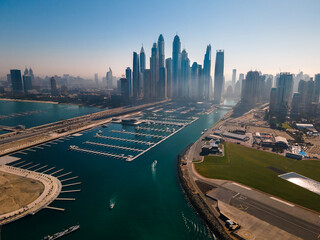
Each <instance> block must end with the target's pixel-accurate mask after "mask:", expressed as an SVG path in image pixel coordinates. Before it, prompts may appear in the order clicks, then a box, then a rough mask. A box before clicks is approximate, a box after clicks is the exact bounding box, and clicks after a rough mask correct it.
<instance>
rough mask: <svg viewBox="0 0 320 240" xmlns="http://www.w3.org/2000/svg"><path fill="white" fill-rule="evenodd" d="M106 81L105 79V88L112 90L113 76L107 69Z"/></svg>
mask: <svg viewBox="0 0 320 240" xmlns="http://www.w3.org/2000/svg"><path fill="white" fill-rule="evenodd" d="M106 79H107V88H108V89H113V76H112V70H111V68H109V71H108V72H107V75H106Z"/></svg>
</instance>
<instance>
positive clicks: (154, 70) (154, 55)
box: [150, 43, 159, 98]
mask: <svg viewBox="0 0 320 240" xmlns="http://www.w3.org/2000/svg"><path fill="white" fill-rule="evenodd" d="M158 54H159V53H158V47H157V43H153V45H152V48H151V57H150V71H151V96H152V98H157V97H158V95H159V93H158V91H157V90H158V87H159V55H158Z"/></svg>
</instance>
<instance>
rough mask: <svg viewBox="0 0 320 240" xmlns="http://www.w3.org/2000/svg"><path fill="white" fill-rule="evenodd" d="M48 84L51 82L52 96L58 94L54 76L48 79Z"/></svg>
mask: <svg viewBox="0 0 320 240" xmlns="http://www.w3.org/2000/svg"><path fill="white" fill-rule="evenodd" d="M50 84H51V95H52V96H56V95H58V89H57V81H56V79H55V78H54V77H52V78H51V79H50Z"/></svg>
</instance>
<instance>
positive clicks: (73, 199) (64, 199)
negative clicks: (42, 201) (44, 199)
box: [56, 198, 76, 201]
mask: <svg viewBox="0 0 320 240" xmlns="http://www.w3.org/2000/svg"><path fill="white" fill-rule="evenodd" d="M56 200H60V201H75V200H76V199H75V198H56Z"/></svg>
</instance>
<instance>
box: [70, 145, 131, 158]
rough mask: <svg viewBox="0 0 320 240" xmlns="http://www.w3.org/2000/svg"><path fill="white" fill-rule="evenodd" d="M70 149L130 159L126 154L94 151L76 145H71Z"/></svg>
mask: <svg viewBox="0 0 320 240" xmlns="http://www.w3.org/2000/svg"><path fill="white" fill-rule="evenodd" d="M69 149H70V150H73V151H79V152H86V153H92V154H98V155H103V156H107V157H114V158H122V159H128V157H127V156H125V155H124V154H121V155H118V154H113V153H106V152H99V151H93V150H89V149H83V148H79V147H78V146H74V147H72V148H71V147H70V148H69Z"/></svg>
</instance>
